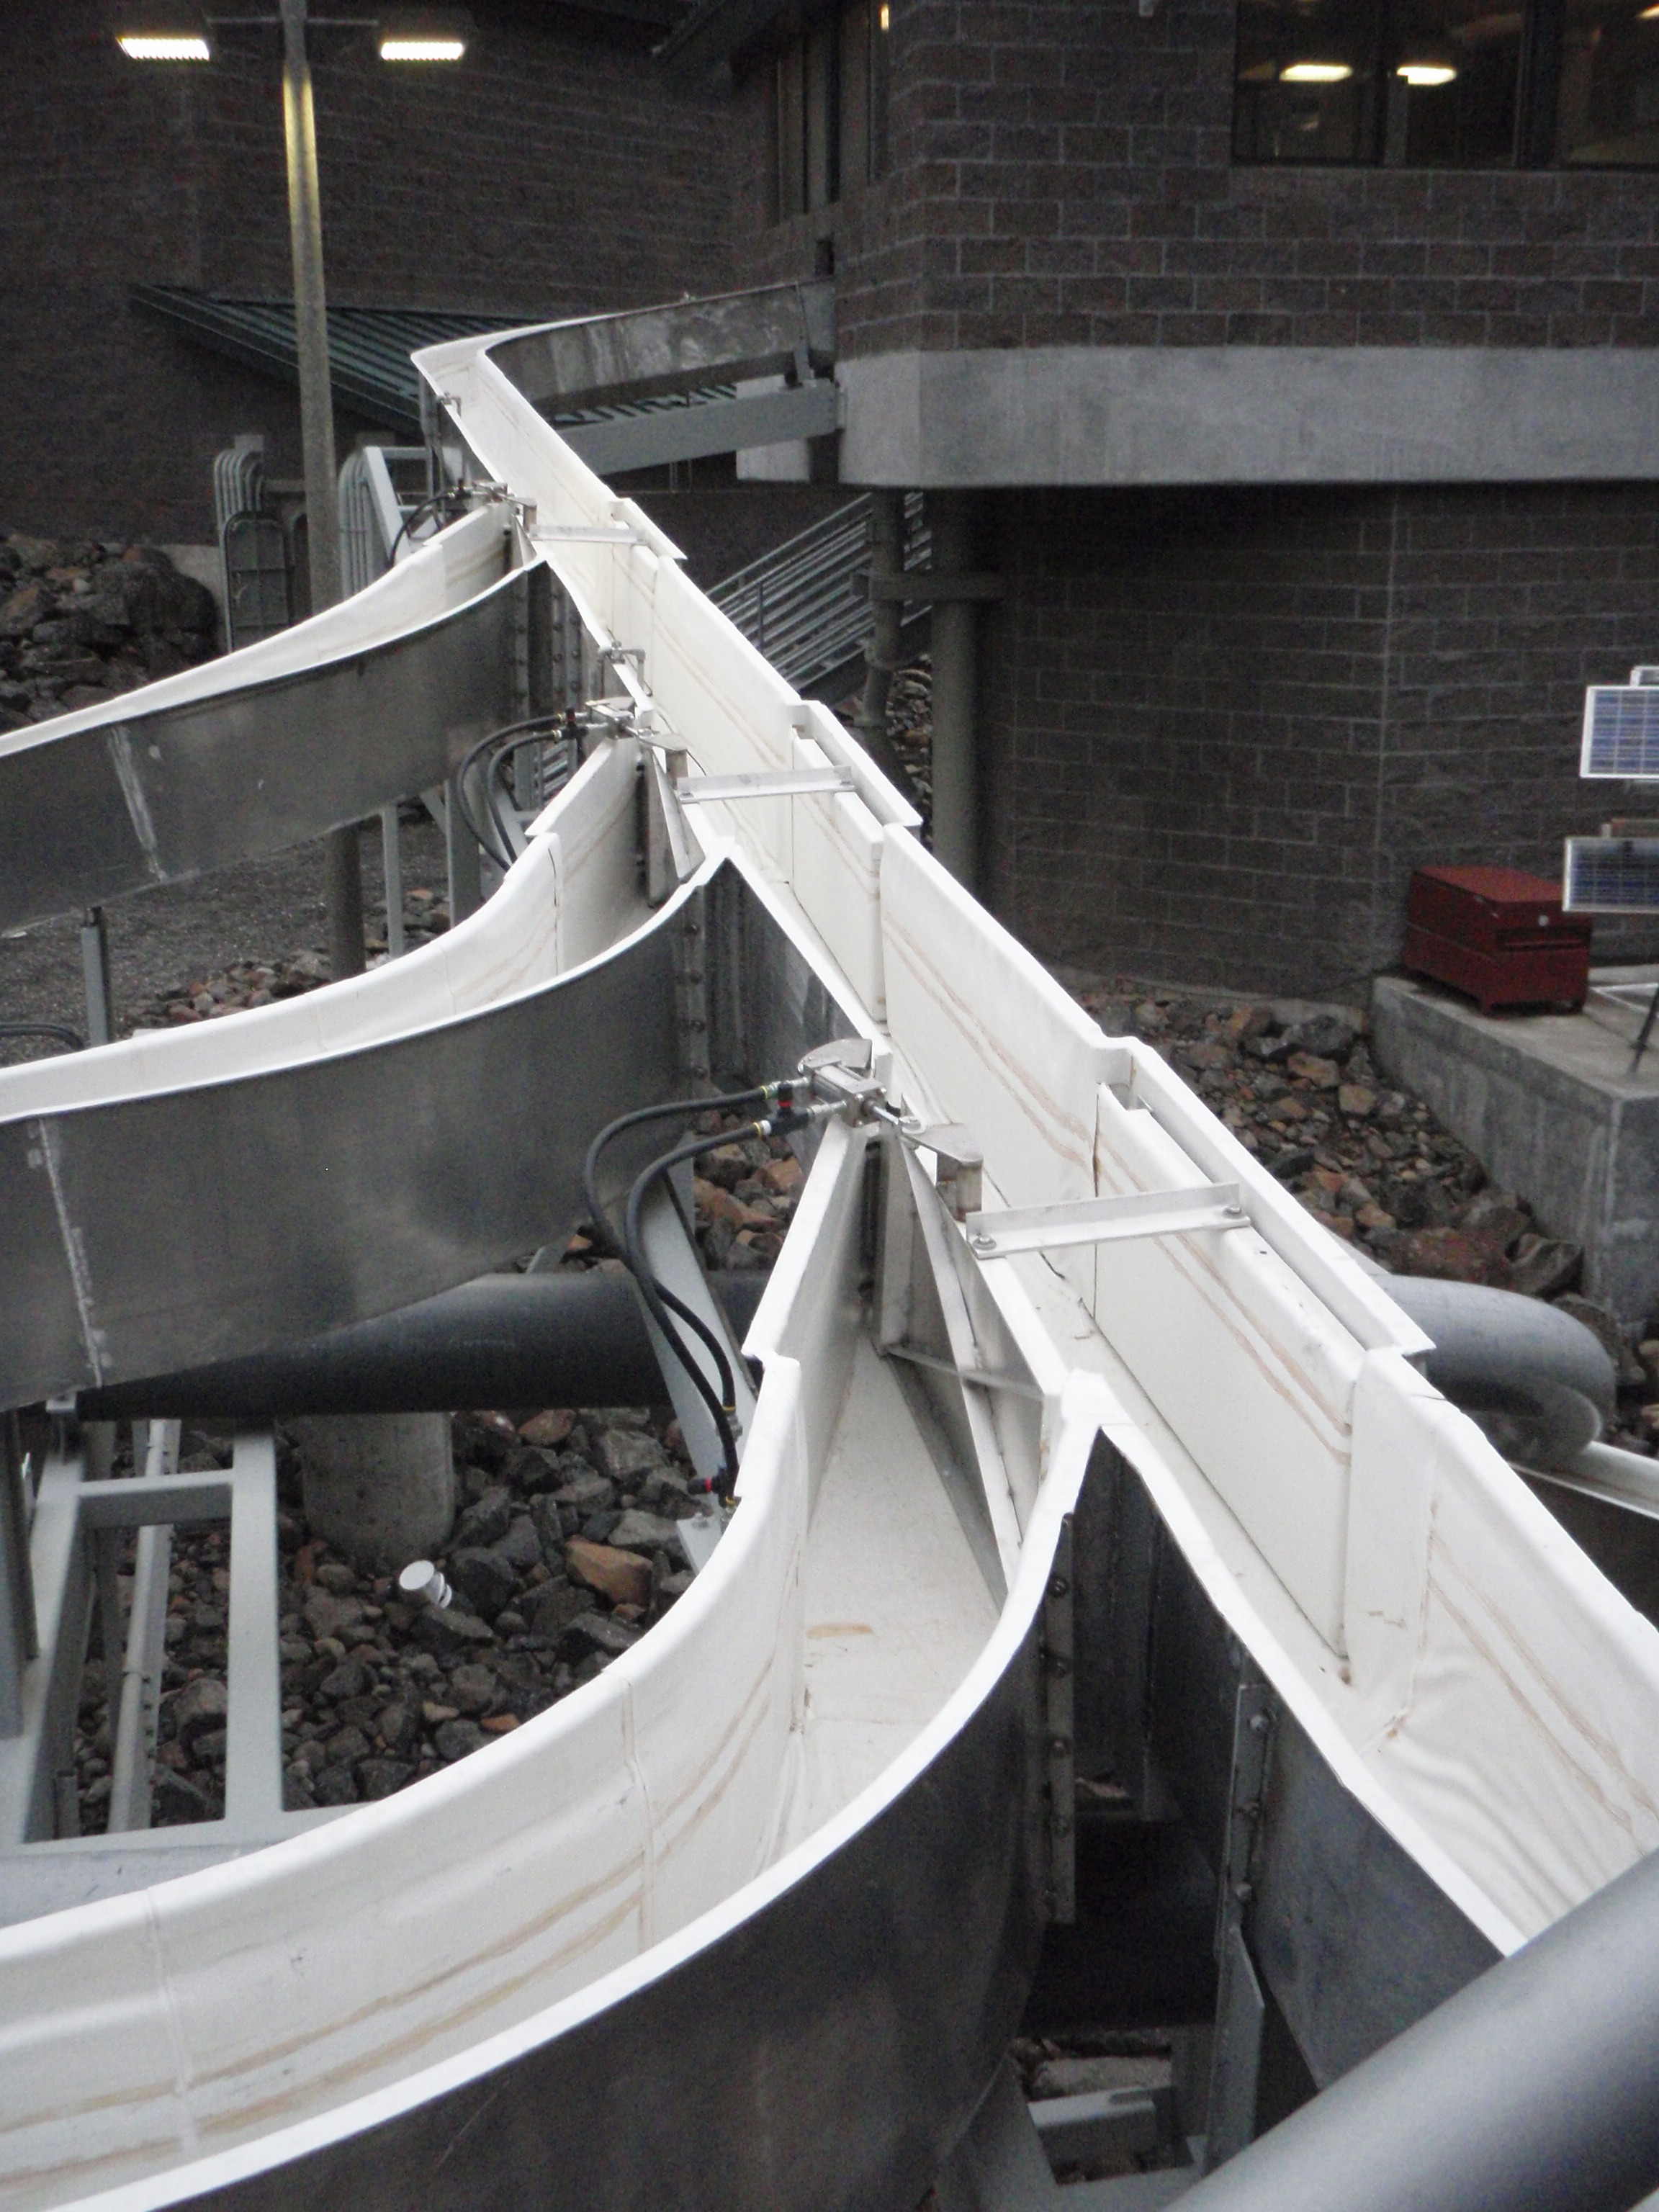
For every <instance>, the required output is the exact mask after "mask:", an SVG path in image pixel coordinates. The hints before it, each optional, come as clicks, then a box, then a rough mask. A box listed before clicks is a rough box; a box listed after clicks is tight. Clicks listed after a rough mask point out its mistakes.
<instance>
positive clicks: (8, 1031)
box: [0, 1022, 87, 1052]
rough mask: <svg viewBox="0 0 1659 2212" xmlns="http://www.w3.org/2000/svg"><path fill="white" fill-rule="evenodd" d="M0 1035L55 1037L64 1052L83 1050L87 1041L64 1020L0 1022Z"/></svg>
mask: <svg viewBox="0 0 1659 2212" xmlns="http://www.w3.org/2000/svg"><path fill="white" fill-rule="evenodd" d="M0 1037H56V1038H57V1040H58V1043H59V1044H61V1045H62V1046H63V1048H64V1051H65V1052H84V1051H85V1050H86V1048H87V1041H86V1039H85V1038H84V1037H83V1036H82V1035H81V1032H80V1031H79V1030H72V1029H70V1027H69V1025H68V1024H67V1023H65V1022H0Z"/></svg>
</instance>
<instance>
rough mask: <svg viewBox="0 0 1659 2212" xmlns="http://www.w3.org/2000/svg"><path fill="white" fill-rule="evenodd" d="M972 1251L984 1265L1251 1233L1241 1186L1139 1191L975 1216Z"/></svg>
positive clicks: (1227, 1184) (969, 1223)
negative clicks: (1068, 1250) (1069, 1250)
mask: <svg viewBox="0 0 1659 2212" xmlns="http://www.w3.org/2000/svg"><path fill="white" fill-rule="evenodd" d="M1249 1225H1250V1217H1249V1214H1248V1213H1247V1212H1245V1210H1244V1205H1243V1200H1242V1198H1241V1197H1240V1195H1239V1188H1238V1185H1237V1183H1236V1182H1206V1183H1200V1184H1198V1185H1197V1186H1196V1187H1195V1188H1193V1189H1190V1190H1138V1191H1132V1192H1131V1193H1130V1194H1128V1196H1127V1197H1126V1198H1083V1199H1077V1200H1073V1201H1071V1202H1070V1203H1068V1204H1065V1205H1059V1206H1012V1207H1010V1208H1008V1209H1007V1210H1006V1212H997V1213H970V1214H969V1216H968V1218H967V1222H966V1228H967V1231H968V1243H969V1249H970V1250H971V1251H972V1252H973V1253H974V1254H975V1255H976V1256H977V1257H978V1258H979V1259H981V1260H1001V1259H1006V1257H1007V1255H1009V1254H1010V1253H1011V1252H1050V1251H1053V1250H1054V1249H1056V1248H1057V1247H1059V1246H1061V1245H1065V1244H1110V1243H1117V1242H1118V1241H1120V1240H1121V1238H1123V1237H1176V1236H1181V1235H1183V1234H1185V1233H1186V1232H1187V1231H1189V1230H1194V1229H1248V1228H1249Z"/></svg>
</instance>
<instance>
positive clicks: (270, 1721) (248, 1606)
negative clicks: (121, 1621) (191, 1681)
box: [225, 1429, 283, 1831]
mask: <svg viewBox="0 0 1659 2212" xmlns="http://www.w3.org/2000/svg"><path fill="white" fill-rule="evenodd" d="M231 1499H232V1502H231V1510H230V1612H229V1626H228V1636H227V1649H228V1664H227V1666H226V1670H225V1688H226V1691H227V1693H228V1712H227V1716H226V1717H227V1722H228V1735H227V1740H226V1745H225V1822H226V1825H227V1826H228V1827H230V1828H233V1829H241V1830H243V1831H258V1830H259V1829H261V1828H274V1827H275V1826H276V1825H277V1824H279V1823H280V1821H281V1820H282V1817H283V1724H282V1715H283V1687H282V1662H281V1659H280V1657H279V1656H278V1653H277V1648H276V1633H277V1620H276V1577H277V1566H276V1445H275V1443H274V1442H273V1441H272V1438H271V1434H270V1430H269V1429H252V1430H243V1431H240V1433H239V1435H238V1436H237V1438H236V1448H235V1453H234V1458H233V1461H232V1465H231Z"/></svg>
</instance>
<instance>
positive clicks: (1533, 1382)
mask: <svg viewBox="0 0 1659 2212" xmlns="http://www.w3.org/2000/svg"><path fill="white" fill-rule="evenodd" d="M1386 1280H1387V1285H1388V1291H1389V1297H1391V1298H1392V1299H1393V1300H1394V1302H1395V1304H1396V1305H1398V1306H1400V1307H1401V1308H1402V1309H1403V1310H1405V1311H1406V1312H1407V1314H1409V1315H1410V1316H1411V1318H1412V1319H1413V1321H1414V1322H1416V1323H1417V1325H1418V1327H1419V1328H1420V1329H1422V1330H1423V1331H1424V1332H1425V1334H1427V1335H1429V1336H1431V1337H1432V1338H1433V1339H1434V1349H1433V1351H1432V1352H1430V1353H1429V1354H1428V1355H1427V1357H1426V1358H1425V1361H1424V1372H1425V1374H1426V1376H1428V1379H1429V1381H1430V1382H1431V1383H1433V1385H1434V1387H1435V1389H1437V1390H1438V1391H1439V1392H1440V1393H1441V1394H1442V1395H1443V1396H1444V1397H1447V1398H1449V1399H1450V1400H1451V1401H1452V1403H1453V1405H1455V1406H1457V1407H1461V1408H1462V1411H1463V1412H1464V1413H1468V1415H1469V1417H1470V1419H1472V1420H1474V1421H1475V1422H1477V1423H1478V1424H1479V1425H1480V1427H1481V1428H1482V1429H1483V1430H1484V1431H1486V1435H1487V1436H1488V1437H1491V1439H1492V1443H1494V1444H1495V1445H1496V1446H1497V1448H1498V1450H1499V1451H1500V1452H1502V1453H1503V1455H1504V1458H1505V1459H1509V1460H1518V1461H1520V1462H1522V1463H1523V1464H1524V1465H1526V1466H1528V1467H1537V1468H1547V1469H1548V1468H1561V1469H1565V1468H1569V1467H1571V1465H1572V1463H1573V1462H1574V1461H1575V1460H1576V1459H1577V1456H1578V1455H1579V1454H1580V1453H1581V1452H1583V1450H1584V1449H1585V1448H1586V1447H1587V1446H1588V1445H1590V1444H1593V1443H1595V1440H1596V1438H1597V1437H1599V1436H1600V1435H1601V1431H1602V1428H1603V1426H1604V1425H1605V1423H1606V1421H1607V1417H1608V1416H1609V1415H1610V1414H1611V1413H1612V1412H1613V1405H1614V1401H1615V1396H1616V1393H1617V1389H1618V1376H1617V1374H1616V1372H1615V1370H1614V1368H1613V1361H1612V1360H1611V1358H1609V1357H1608V1355H1607V1347H1606V1346H1604V1345H1603V1344H1601V1342H1600V1341H1599V1340H1598V1339H1597V1338H1596V1337H1595V1336H1594V1335H1593V1334H1591V1332H1590V1331H1589V1329H1587V1328H1585V1327H1584V1324H1583V1322H1581V1321H1575V1320H1574V1319H1573V1317H1572V1316H1571V1314H1565V1313H1562V1312H1561V1311H1560V1310H1559V1308H1558V1307H1555V1306H1549V1305H1546V1304H1544V1303H1543V1302H1542V1300H1541V1299H1539V1298H1528V1297H1521V1296H1520V1294H1519V1293H1518V1292H1516V1291H1494V1290H1488V1289H1486V1287H1485V1286H1484V1285H1480V1284H1478V1283H1443V1282H1437V1281H1435V1280H1433V1279H1431V1278H1429V1277H1426V1276H1422V1275H1390V1276H1389V1277H1387V1278H1386Z"/></svg>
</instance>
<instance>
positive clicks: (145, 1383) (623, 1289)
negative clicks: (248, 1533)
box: [76, 1268, 766, 1421]
mask: <svg viewBox="0 0 1659 2212" xmlns="http://www.w3.org/2000/svg"><path fill="white" fill-rule="evenodd" d="M710 1280H711V1281H712V1283H713V1285H714V1288H715V1290H716V1291H717V1292H718V1293H719V1295H720V1302H721V1304H722V1305H723V1306H724V1307H725V1309H726V1314H727V1316H728V1317H729V1318H730V1320H731V1322H732V1327H733V1328H734V1329H735V1331H736V1332H737V1334H738V1337H739V1338H741V1336H742V1334H743V1331H744V1329H745V1328H747V1327H748V1324H749V1322H750V1319H751V1318H752V1316H753V1315H754V1311H755V1308H756V1307H757V1305H758V1304H759V1303H760V1293H761V1291H762V1289H763V1287H764V1285H765V1282H766V1276H765V1274H764V1273H763V1272H762V1271H760V1270H758V1269H757V1270H755V1271H754V1272H753V1273H747V1274H735V1273H734V1274H715V1275H714V1276H712V1277H711V1278H710ZM667 1395H668V1393H667V1389H666V1388H665V1384H664V1383H663V1379H662V1370H661V1369H660V1368H659V1366H658V1364H657V1359H656V1355H655V1353H654V1352H653V1351H652V1348H651V1340H650V1339H649V1337H648V1336H647V1334H646V1330H645V1323H644V1322H643V1321H642V1319H641V1315H640V1304H639V1300H638V1298H637V1297H635V1292H634V1285H633V1282H632V1280H631V1279H630V1278H629V1276H627V1275H625V1274H623V1273H617V1272H611V1271H610V1270H607V1269H600V1268H589V1269H587V1270H586V1272H583V1273H574V1272H573V1273H550V1274H538V1275H481V1276H480V1277H479V1278H478V1279H477V1281H476V1282H471V1283H463V1284H462V1285H460V1286H459V1289H457V1290H453V1291H442V1292H441V1293H440V1295H439V1296H438V1297H435V1298H424V1299H422V1302H421V1303H420V1304H418V1305H413V1306H404V1308H402V1309H401V1310H400V1311H398V1312H397V1313H390V1314H383V1315H382V1316H380V1319H379V1320H378V1321H366V1322H357V1323H356V1324H355V1325H354V1326H353V1327H352V1328H340V1329H333V1330H331V1331H330V1333H329V1334H327V1335H326V1336H318V1337H313V1338H311V1339H310V1340H309V1341H307V1342H306V1343H303V1344H290V1345H280V1346H276V1348H275V1349H273V1350H272V1351H270V1352H260V1353H258V1354H257V1355H255V1356H254V1357H253V1358H247V1359H228V1360H222V1361H220V1362H219V1363H218V1364H216V1365H213V1366H209V1367H191V1368H185V1369H183V1370H180V1371H179V1372H178V1373H176V1374H173V1375H157V1376H147V1377H145V1378H144V1379H143V1380H142V1381H139V1382H136V1383H115V1384H113V1385H112V1386H111V1387H110V1388H109V1389H104V1390H83V1391H82V1392H81V1394H80V1395H79V1397H78V1398H77V1399H76V1412H77V1413H78V1414H79V1416H80V1418H81V1419H82V1420H83V1421H118V1420H133V1419H146V1420H149V1419H179V1418H181V1417H188V1418H194V1419H203V1418H210V1417H211V1418H218V1419H230V1420H249V1421H251V1420H274V1419H279V1418H281V1417H282V1416H284V1415H287V1414H300V1413H445V1412H448V1411H450V1410H452V1409H453V1408H454V1407H458V1406H460V1407H473V1406H649V1405H656V1404H659V1403H662V1402H663V1401H665V1400H666V1398H667Z"/></svg>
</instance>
